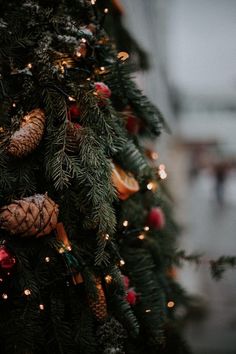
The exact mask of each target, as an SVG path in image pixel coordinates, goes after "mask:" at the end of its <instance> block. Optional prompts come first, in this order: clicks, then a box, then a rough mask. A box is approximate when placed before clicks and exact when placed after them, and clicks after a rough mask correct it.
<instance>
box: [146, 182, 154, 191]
mask: <svg viewBox="0 0 236 354" xmlns="http://www.w3.org/2000/svg"><path fill="white" fill-rule="evenodd" d="M152 188H153V183H152V182H149V183H148V184H147V189H148V190H149V191H151V190H152Z"/></svg>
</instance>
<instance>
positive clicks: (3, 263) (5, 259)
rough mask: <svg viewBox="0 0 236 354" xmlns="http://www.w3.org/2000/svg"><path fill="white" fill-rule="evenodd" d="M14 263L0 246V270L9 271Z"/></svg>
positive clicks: (6, 251) (13, 259)
mask: <svg viewBox="0 0 236 354" xmlns="http://www.w3.org/2000/svg"><path fill="white" fill-rule="evenodd" d="M15 263H16V259H15V257H13V256H12V255H11V253H10V252H9V251H8V250H7V248H6V247H5V246H0V268H2V269H11V268H12V267H13V266H14V265H15Z"/></svg>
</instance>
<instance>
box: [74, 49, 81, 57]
mask: <svg viewBox="0 0 236 354" xmlns="http://www.w3.org/2000/svg"><path fill="white" fill-rule="evenodd" d="M75 55H76V56H77V57H78V58H80V57H82V53H80V52H79V51H78V50H77V51H76V53H75Z"/></svg>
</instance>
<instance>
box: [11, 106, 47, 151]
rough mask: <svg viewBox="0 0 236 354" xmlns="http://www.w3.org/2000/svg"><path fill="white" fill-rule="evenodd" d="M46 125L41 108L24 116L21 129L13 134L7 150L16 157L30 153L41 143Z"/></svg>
mask: <svg viewBox="0 0 236 354" xmlns="http://www.w3.org/2000/svg"><path fill="white" fill-rule="evenodd" d="M44 126H45V114H44V112H43V111H42V110H41V109H40V108H36V109H34V110H32V111H31V112H30V113H28V114H27V115H25V116H24V117H23V118H22V121H21V126H20V129H19V130H17V131H16V132H15V133H13V134H12V136H11V138H10V141H9V145H8V148H7V151H8V153H9V154H10V155H12V156H15V157H22V156H26V155H28V154H29V153H30V152H31V151H33V150H34V149H35V148H36V147H37V146H38V145H39V143H40V141H41V139H42V136H43V132H44Z"/></svg>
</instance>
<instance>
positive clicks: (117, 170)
mask: <svg viewBox="0 0 236 354" xmlns="http://www.w3.org/2000/svg"><path fill="white" fill-rule="evenodd" d="M112 167H113V169H112V183H113V185H114V187H115V188H116V190H117V192H118V197H119V199H121V200H126V199H128V198H129V197H130V196H131V195H132V194H134V193H137V192H138V191H139V190H140V187H139V183H138V181H137V180H136V179H135V178H134V176H133V175H132V173H130V172H126V171H124V170H123V169H122V168H121V167H120V166H118V165H117V164H114V163H113V164H112Z"/></svg>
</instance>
